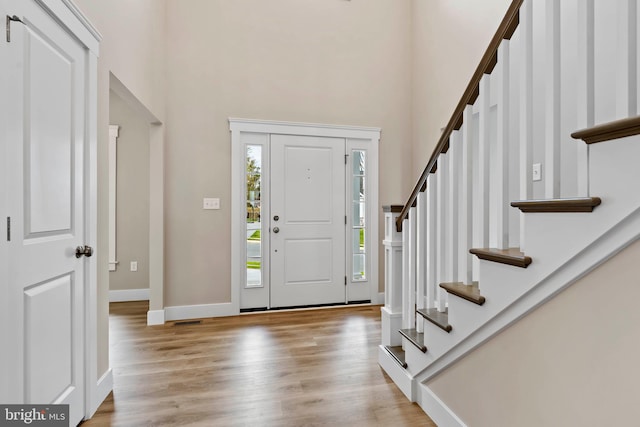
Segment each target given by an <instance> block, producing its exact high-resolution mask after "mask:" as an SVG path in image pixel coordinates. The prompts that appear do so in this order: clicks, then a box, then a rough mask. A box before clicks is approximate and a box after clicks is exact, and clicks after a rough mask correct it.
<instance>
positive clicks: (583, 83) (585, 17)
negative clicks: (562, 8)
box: [576, 0, 595, 197]
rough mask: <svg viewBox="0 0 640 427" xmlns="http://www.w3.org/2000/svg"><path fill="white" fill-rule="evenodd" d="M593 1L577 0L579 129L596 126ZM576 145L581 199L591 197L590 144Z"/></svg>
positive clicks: (578, 143)
mask: <svg viewBox="0 0 640 427" xmlns="http://www.w3.org/2000/svg"><path fill="white" fill-rule="evenodd" d="M593 1H594V0H579V1H578V67H577V76H576V78H577V81H578V90H577V95H578V97H577V108H578V114H577V128H578V129H586V128H589V127H592V126H593V125H594V124H595V123H594V117H595V112H594V92H595V89H594V81H595V80H594V78H595V60H594V58H595V56H594V55H595V45H594V4H593ZM576 144H577V153H576V154H577V173H578V197H588V196H589V145H588V144H585V143H583V142H580V141H576Z"/></svg>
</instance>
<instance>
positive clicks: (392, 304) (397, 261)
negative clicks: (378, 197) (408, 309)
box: [381, 206, 402, 346]
mask: <svg viewBox="0 0 640 427" xmlns="http://www.w3.org/2000/svg"><path fill="white" fill-rule="evenodd" d="M383 210H384V240H383V241H382V244H383V246H384V307H382V310H381V311H382V345H387V346H399V345H401V344H402V339H401V336H400V333H399V332H398V331H399V330H400V329H401V328H402V233H400V232H398V230H397V228H396V220H397V218H398V216H399V215H400V211H401V210H402V206H384V207H383Z"/></svg>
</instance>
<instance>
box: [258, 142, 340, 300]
mask: <svg viewBox="0 0 640 427" xmlns="http://www.w3.org/2000/svg"><path fill="white" fill-rule="evenodd" d="M344 155H345V140H344V139H341V138H322V137H312V136H296V135H271V218H270V220H271V221H270V224H271V232H270V245H269V246H270V260H271V264H270V266H271V307H294V306H304V305H318V304H331V303H344V302H345V161H344V159H345V157H344Z"/></svg>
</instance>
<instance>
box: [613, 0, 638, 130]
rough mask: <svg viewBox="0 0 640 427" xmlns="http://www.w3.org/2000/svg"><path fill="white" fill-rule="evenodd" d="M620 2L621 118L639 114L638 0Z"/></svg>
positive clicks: (618, 98)
mask: <svg viewBox="0 0 640 427" xmlns="http://www.w3.org/2000/svg"><path fill="white" fill-rule="evenodd" d="M616 2H617V3H618V44H617V48H618V67H617V78H616V89H617V91H616V92H617V95H616V111H617V116H618V118H619V119H626V118H627V117H633V116H635V115H637V114H638V99H637V97H638V88H637V84H638V75H637V74H638V69H637V68H638V38H637V37H638V36H637V31H638V30H637V22H638V21H637V20H638V5H637V2H636V0H616Z"/></svg>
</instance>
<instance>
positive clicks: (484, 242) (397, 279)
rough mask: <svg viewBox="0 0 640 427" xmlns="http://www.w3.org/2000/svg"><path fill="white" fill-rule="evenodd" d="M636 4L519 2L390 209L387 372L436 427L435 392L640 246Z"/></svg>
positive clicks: (438, 406) (447, 416)
mask: <svg viewBox="0 0 640 427" xmlns="http://www.w3.org/2000/svg"><path fill="white" fill-rule="evenodd" d="M636 3H637V2H636V0H615V1H607V0H562V1H561V0H514V1H513V3H512V5H511V7H510V8H509V10H508V11H507V14H506V16H505V18H504V20H503V21H502V23H501V24H500V27H499V29H498V31H497V33H496V36H495V37H494V39H493V40H492V42H491V45H490V47H489V48H488V49H487V51H486V53H485V55H484V56H483V58H482V60H481V62H480V64H479V66H478V69H477V70H476V73H475V74H474V76H473V78H472V79H471V82H470V83H469V85H468V87H467V89H466V91H465V93H464V94H463V96H462V99H461V101H460V103H459V104H458V106H457V107H456V109H455V111H454V113H453V115H452V117H451V119H450V121H449V123H448V124H447V126H446V127H445V129H444V131H443V134H442V137H441V138H440V140H439V141H438V144H437V146H436V150H435V151H434V153H433V155H432V156H431V158H430V160H429V162H428V164H427V166H426V168H425V170H424V172H423V174H422V176H421V177H420V179H419V180H418V182H417V184H416V186H415V187H414V190H413V192H412V193H411V196H410V198H409V200H408V201H407V202H406V203H405V204H404V206H397V207H388V208H387V209H385V225H386V226H387V229H386V231H385V236H386V237H385V241H384V242H383V244H384V245H385V254H386V255H387V256H386V258H385V268H386V269H387V272H386V277H385V279H386V280H385V295H387V296H388V297H387V300H386V302H385V307H384V309H383V312H382V317H383V325H382V326H383V343H382V344H383V345H382V346H381V347H380V353H379V361H380V364H381V366H382V367H383V368H384V370H385V371H386V372H387V374H389V376H390V377H391V378H392V379H393V380H394V382H395V383H396V384H397V385H398V387H399V388H400V389H401V390H402V391H403V393H404V394H405V395H406V396H407V397H408V398H409V399H410V400H412V401H416V402H418V403H419V404H421V406H422V407H423V409H424V410H425V412H427V413H428V414H429V415H431V416H432V418H434V420H435V421H436V422H437V423H439V424H442V425H452V426H453V425H456V426H457V425H465V423H464V422H463V421H462V420H461V419H459V418H458V417H457V416H456V415H455V413H453V412H450V411H449V410H448V409H447V407H446V404H444V403H443V402H442V401H441V400H440V399H439V397H438V396H437V394H434V393H433V392H432V391H431V390H430V389H429V387H428V385H427V384H430V382H431V381H432V380H433V379H434V378H435V377H436V376H438V375H440V374H442V373H443V372H446V371H447V370H448V369H449V368H450V367H451V366H452V364H454V363H456V362H457V361H459V360H460V359H462V358H464V357H465V356H466V355H467V354H469V353H471V352H473V351H475V349H477V348H478V347H479V346H480V345H482V344H483V343H484V342H486V341H487V340H490V339H491V338H492V337H494V336H495V335H497V334H499V333H500V332H501V331H503V330H504V329H506V328H508V327H509V326H511V325H513V324H514V323H516V322H517V321H519V320H520V319H522V318H523V317H524V316H526V315H527V314H528V313H530V312H532V311H533V310H535V309H536V308H537V307H539V306H541V305H542V304H544V303H546V302H548V301H550V300H551V299H553V298H554V296H555V295H557V294H558V293H559V292H561V291H562V290H564V289H565V288H567V287H568V286H570V285H572V284H574V283H575V282H576V281H578V280H579V279H580V278H582V277H583V276H585V275H587V274H589V273H590V272H591V271H592V270H593V269H594V268H596V267H597V266H598V265H600V264H602V263H603V262H605V261H606V260H608V259H609V258H611V257H613V256H614V255H615V254H616V253H618V252H619V251H620V250H622V249H623V248H625V247H626V246H628V245H629V244H631V243H632V242H633V241H635V240H636V239H638V237H640V192H638V191H637V188H636V187H637V184H636V183H637V182H640V171H639V169H638V168H637V166H636V163H637V159H640V136H637V135H638V134H640V117H638V116H637V98H638V86H639V85H638V78H639V73H638V60H639V58H638V31H637V27H638V8H637V4H636ZM580 129H585V130H583V131H578V130H580ZM592 144H595V145H592ZM535 163H540V164H541V165H542V167H541V168H540V170H539V173H537V171H536V168H535V167H534V164H535ZM538 178H539V179H538ZM441 417H442V418H441ZM470 425H474V424H470Z"/></svg>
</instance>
